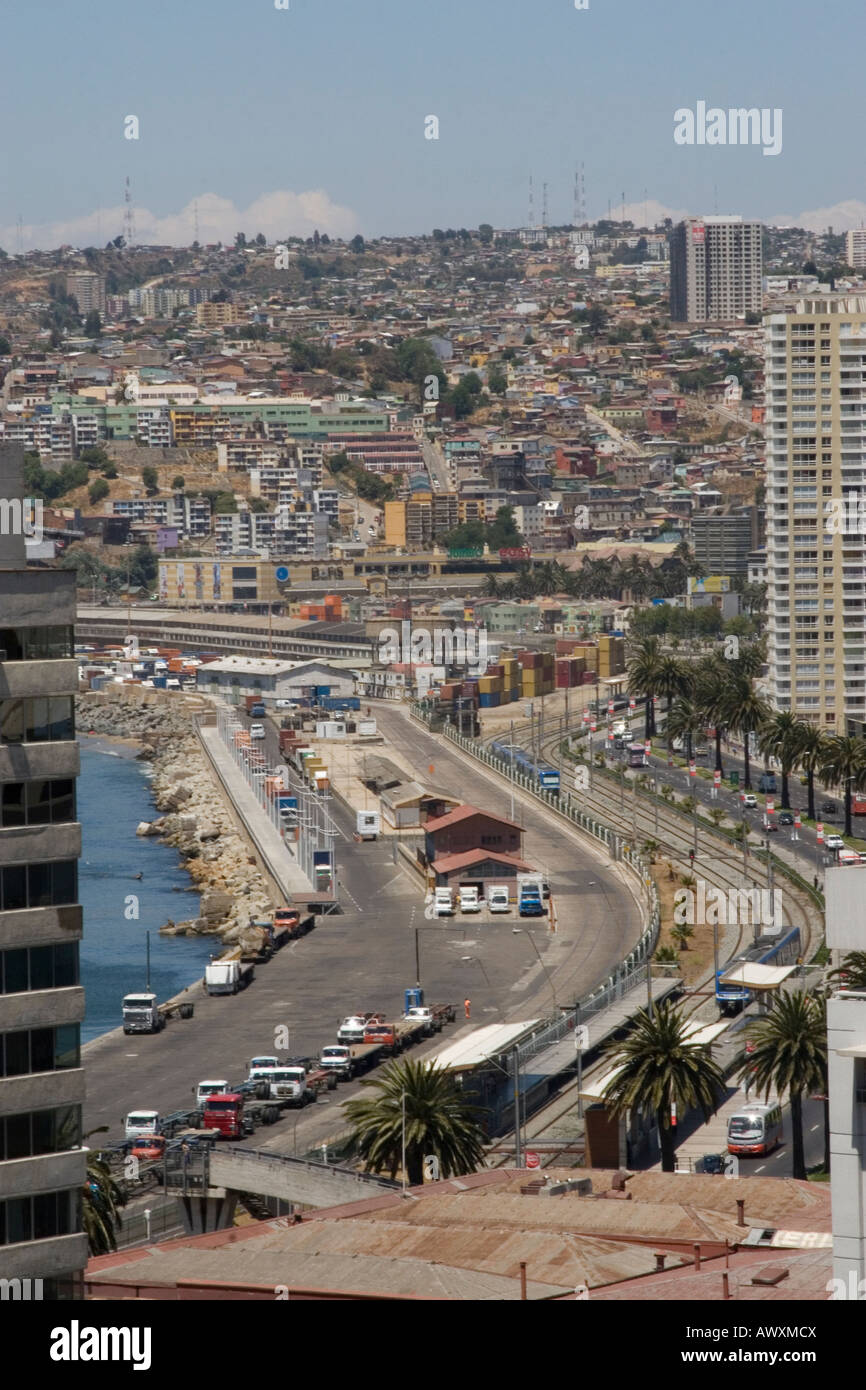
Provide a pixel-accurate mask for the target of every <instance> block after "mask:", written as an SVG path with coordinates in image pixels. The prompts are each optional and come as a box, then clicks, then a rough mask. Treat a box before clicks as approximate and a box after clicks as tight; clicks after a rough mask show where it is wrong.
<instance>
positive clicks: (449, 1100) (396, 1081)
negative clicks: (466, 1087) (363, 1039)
mask: <svg viewBox="0 0 866 1390" xmlns="http://www.w3.org/2000/svg"><path fill="white" fill-rule="evenodd" d="M361 1086H362V1088H364V1089H365V1090H367V1091H369V1092H372V1093H373V1094H368V1095H363V1096H359V1097H357V1098H356V1099H354V1100H350V1101H347V1102H346V1105H345V1114H346V1118H347V1119H348V1121H349V1123H350V1125H351V1126H352V1137H353V1139H354V1142H355V1145H356V1147H357V1150H358V1152H359V1154H360V1156H361V1158H362V1160H363V1162H364V1166H365V1168H366V1169H367V1170H368V1171H370V1172H374V1173H380V1172H388V1173H389V1174H390V1176H391V1177H392V1178H393V1177H395V1175H396V1173H397V1171H398V1169H399V1168H400V1165H401V1162H402V1148H403V1128H404V1114H405V1136H406V1178H407V1180H408V1182H409V1183H411V1184H412V1185H413V1186H414V1185H416V1184H419V1183H421V1182H422V1181H423V1178H424V1173H423V1160H424V1158H425V1156H426V1155H428V1154H435V1155H436V1157H437V1158H438V1159H439V1164H440V1170H441V1175H442V1177H443V1178H449V1177H459V1176H460V1175H461V1174H463V1173H473V1172H475V1170H476V1168H478V1167H479V1166H480V1164H481V1163H482V1162H483V1159H484V1146H483V1132H482V1129H481V1125H480V1122H479V1117H480V1115H481V1114H482V1113H483V1112H482V1111H481V1110H480V1109H479V1107H478V1106H475V1105H470V1104H468V1102H467V1101H466V1098H465V1096H464V1094H463V1092H462V1091H461V1089H460V1087H459V1086H458V1085H457V1083H456V1082H455V1080H454V1077H453V1076H452V1075H451V1073H450V1072H447V1071H443V1070H442V1069H441V1068H439V1067H437V1066H436V1065H435V1064H430V1063H429V1062H426V1061H422V1060H419V1061H412V1060H411V1059H409V1058H407V1059H405V1060H404V1061H399V1062H391V1063H390V1064H389V1065H388V1066H387V1067H386V1068H385V1070H384V1072H383V1073H382V1074H381V1076H379V1077H376V1078H375V1079H372V1080H366V1081H362V1082H361Z"/></svg>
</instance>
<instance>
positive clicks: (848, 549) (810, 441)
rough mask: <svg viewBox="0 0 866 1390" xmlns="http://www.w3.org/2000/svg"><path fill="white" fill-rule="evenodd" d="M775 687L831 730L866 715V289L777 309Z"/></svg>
mask: <svg viewBox="0 0 866 1390" xmlns="http://www.w3.org/2000/svg"><path fill="white" fill-rule="evenodd" d="M765 334H766V401H767V407H766V431H767V439H766V448H767V465H766V466H767V584H768V620H769V650H768V659H769V683H770V690H771V694H772V698H773V700H774V703H775V704H776V706H777V708H779V709H791V710H793V711H795V713H797V714H798V715H801V716H802V717H803V718H807V719H810V720H812V721H813V722H815V723H818V724H820V725H821V726H822V727H826V728H827V729H828V730H829V731H830V732H838V733H840V734H844V733H846V732H852V733H862V732H863V728H864V722H866V574H864V568H866V534H864V531H866V523H864V520H863V511H862V508H861V499H866V435H864V433H863V419H864V404H866V296H863V295H860V296H858V295H825V296H821V297H819V298H810V299H803V300H800V301H798V303H797V305H796V309H795V311H794V312H792V313H788V314H769V315H768V316H767V317H766V319H765Z"/></svg>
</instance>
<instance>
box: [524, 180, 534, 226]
mask: <svg viewBox="0 0 866 1390" xmlns="http://www.w3.org/2000/svg"><path fill="white" fill-rule="evenodd" d="M534 218H535V208H534V206H533V202H532V175H531V174H530V175H529V221H528V222H527V224H526V225H527V227H530V228H531V227H534V226H535V222H534Z"/></svg>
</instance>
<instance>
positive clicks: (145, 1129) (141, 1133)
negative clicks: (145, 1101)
mask: <svg viewBox="0 0 866 1390" xmlns="http://www.w3.org/2000/svg"><path fill="white" fill-rule="evenodd" d="M123 1127H124V1135H125V1137H126V1138H127V1139H141V1138H143V1137H145V1136H146V1135H151V1134H159V1111H158V1110H130V1112H129V1114H128V1115H127V1117H126V1119H125V1120H124V1122H123Z"/></svg>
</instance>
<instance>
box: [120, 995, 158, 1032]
mask: <svg viewBox="0 0 866 1390" xmlns="http://www.w3.org/2000/svg"><path fill="white" fill-rule="evenodd" d="M121 1007H122V1010H123V1031H124V1033H158V1032H160V1030H161V1029H162V1028H164V1027H165V1018H164V1017H163V1015H162V1014H161V1013H160V1011H159V1006H158V1004H157V1002H156V995H155V994H126V995H124V998H123V1004H122V1006H121Z"/></svg>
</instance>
